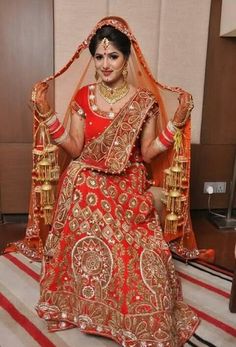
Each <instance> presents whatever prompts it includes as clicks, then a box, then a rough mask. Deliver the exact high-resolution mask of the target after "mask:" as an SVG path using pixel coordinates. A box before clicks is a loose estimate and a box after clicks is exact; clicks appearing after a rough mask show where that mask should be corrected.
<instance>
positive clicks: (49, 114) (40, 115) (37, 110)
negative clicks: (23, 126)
mask: <svg viewBox="0 0 236 347" xmlns="http://www.w3.org/2000/svg"><path fill="white" fill-rule="evenodd" d="M34 107H35V110H36V112H37V113H38V115H39V117H41V118H49V117H50V116H51V115H52V114H53V110H52V108H51V107H50V109H49V110H48V112H46V113H41V112H40V111H39V109H38V106H37V105H36V104H34Z"/></svg>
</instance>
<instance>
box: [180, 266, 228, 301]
mask: <svg viewBox="0 0 236 347" xmlns="http://www.w3.org/2000/svg"><path fill="white" fill-rule="evenodd" d="M177 273H178V274H179V276H180V277H182V278H184V279H185V280H187V281H189V282H192V283H194V284H197V285H198V286H200V287H203V288H205V289H208V290H210V291H212V292H214V293H217V294H219V295H221V296H223V297H225V298H226V299H229V297H230V294H229V293H227V292H225V291H223V290H221V289H219V288H216V287H213V286H212V285H210V284H207V283H204V282H202V281H200V280H197V279H196V278H193V277H191V276H189V275H187V274H184V273H182V272H180V271H177Z"/></svg>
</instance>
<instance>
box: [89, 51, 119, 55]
mask: <svg viewBox="0 0 236 347" xmlns="http://www.w3.org/2000/svg"><path fill="white" fill-rule="evenodd" d="M103 54H104V53H95V55H103ZM106 54H118V55H119V52H117V51H115V52H110V53H106Z"/></svg>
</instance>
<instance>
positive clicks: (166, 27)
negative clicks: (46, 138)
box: [54, 0, 211, 143]
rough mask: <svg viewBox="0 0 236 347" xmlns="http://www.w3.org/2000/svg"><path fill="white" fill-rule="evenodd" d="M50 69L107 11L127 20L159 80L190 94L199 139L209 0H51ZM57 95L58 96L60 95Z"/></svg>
mask: <svg viewBox="0 0 236 347" xmlns="http://www.w3.org/2000/svg"><path fill="white" fill-rule="evenodd" d="M54 3H55V5H54V6H55V67H56V70H58V69H59V68H61V67H62V66H63V65H64V64H65V63H66V62H67V61H68V60H69V58H70V57H71V55H72V54H73V52H74V51H75V49H76V47H77V45H78V43H79V42H81V41H82V40H83V39H84V38H85V37H86V36H87V34H88V33H89V32H90V31H91V29H92V28H93V26H94V25H95V24H96V23H97V21H98V20H100V19H101V18H103V17H104V16H106V15H116V16H121V17H123V18H124V19H125V20H127V22H128V23H129V25H130V27H131V29H132V30H133V32H134V34H135V36H136V37H137V39H138V41H139V43H140V46H141V48H142V50H143V53H144V56H145V57H146V59H147V61H148V63H149V65H150V68H151V70H152V72H153V74H154V75H155V77H157V76H158V80H159V81H160V82H161V83H163V84H168V85H171V86H181V87H183V88H184V89H186V90H188V91H190V92H191V93H192V94H193V97H194V102H195V109H194V111H193V121H192V142H193V143H199V142H200V131H201V117H202V102H203V90H204V78H205V62H206V50H207V40H208V25H209V14H210V3H211V1H210V0H204V1H199V0H178V1H175V0H138V1H137V0H128V1H127V0H91V1H87V0H81V1H78V0H67V1H65V0H54ZM61 97H62V96H58V99H60V100H62V99H61Z"/></svg>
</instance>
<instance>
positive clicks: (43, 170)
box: [37, 158, 51, 181]
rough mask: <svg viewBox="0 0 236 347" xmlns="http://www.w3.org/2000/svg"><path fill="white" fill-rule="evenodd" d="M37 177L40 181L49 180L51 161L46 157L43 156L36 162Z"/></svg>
mask: <svg viewBox="0 0 236 347" xmlns="http://www.w3.org/2000/svg"><path fill="white" fill-rule="evenodd" d="M37 169H38V178H39V180H40V181H50V178H51V163H50V161H49V160H48V159H47V158H43V159H42V160H40V162H39V163H38V164H37Z"/></svg>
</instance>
